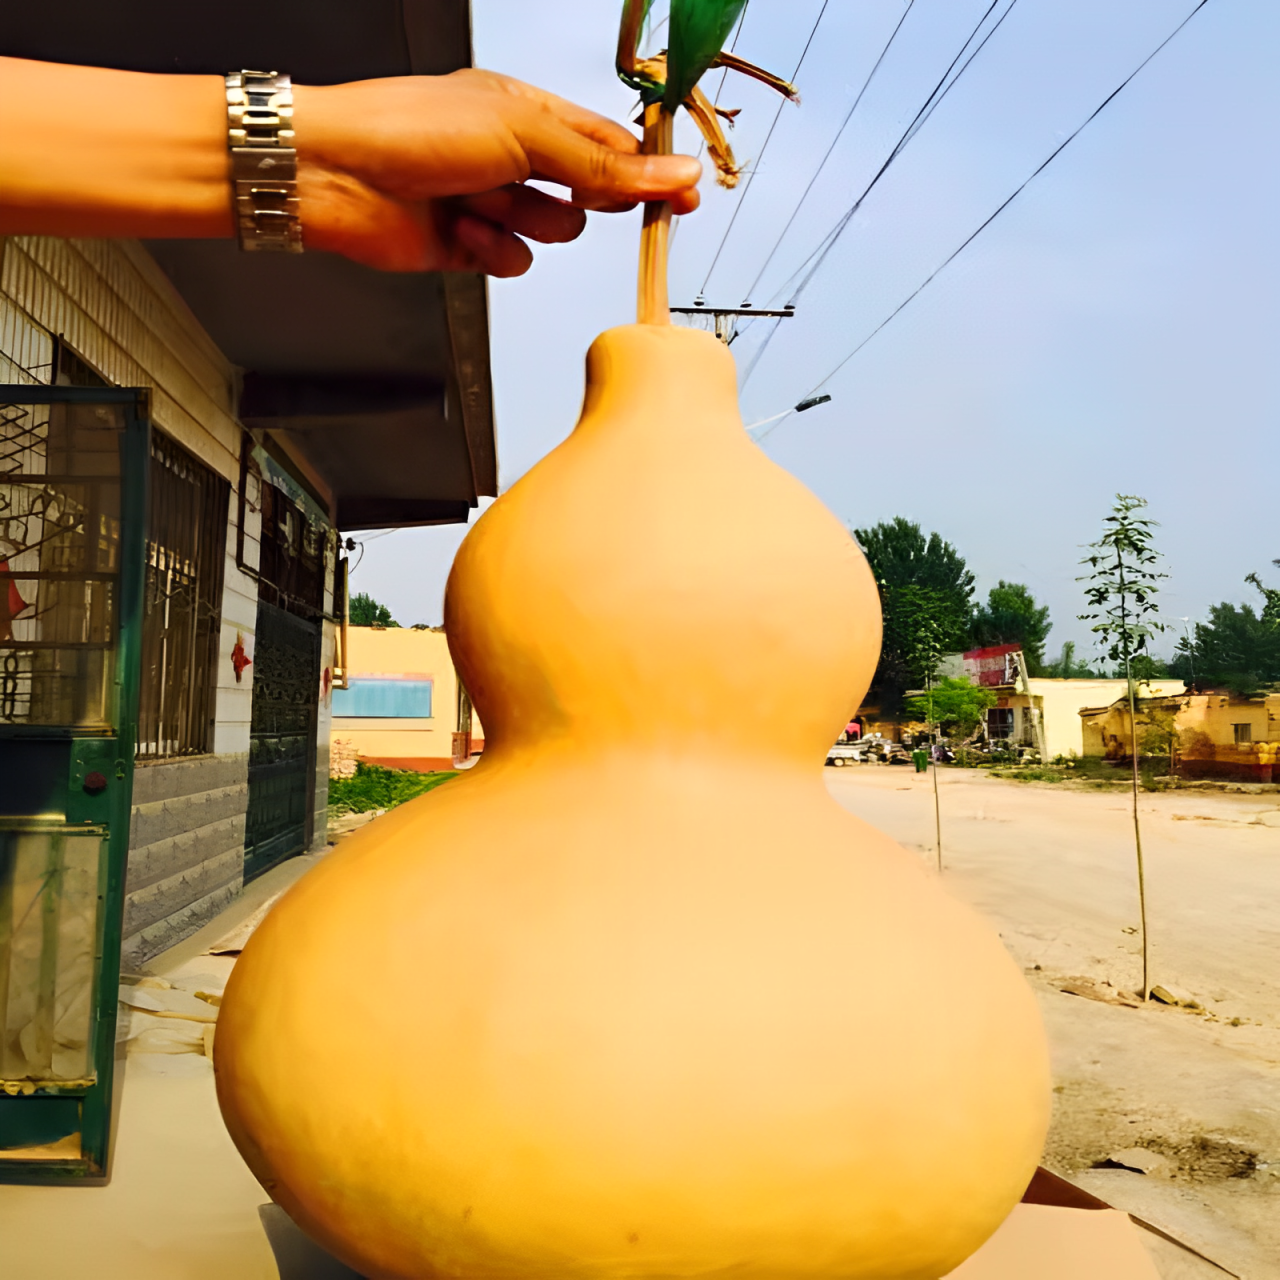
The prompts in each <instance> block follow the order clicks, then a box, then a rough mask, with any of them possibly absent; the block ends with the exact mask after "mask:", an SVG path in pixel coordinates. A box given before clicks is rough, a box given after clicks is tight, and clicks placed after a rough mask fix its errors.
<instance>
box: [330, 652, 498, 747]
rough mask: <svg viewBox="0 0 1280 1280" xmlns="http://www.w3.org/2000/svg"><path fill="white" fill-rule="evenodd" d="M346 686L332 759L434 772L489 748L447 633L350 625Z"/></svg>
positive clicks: (339, 692)
mask: <svg viewBox="0 0 1280 1280" xmlns="http://www.w3.org/2000/svg"><path fill="white" fill-rule="evenodd" d="M346 650H347V651H346V663H347V669H346V678H345V685H346V687H345V688H340V689H335V690H334V693H333V708H332V720H331V730H330V733H331V759H333V760H335V761H337V760H341V761H342V767H335V769H334V772H336V773H340V772H346V771H347V770H349V769H350V768H353V767H354V764H355V762H356V761H364V762H365V763H366V764H380V765H384V766H386V767H387V768H391V769H414V770H417V771H419V772H422V773H430V772H432V771H435V770H440V769H452V768H455V767H456V766H457V765H459V764H464V763H466V761H467V760H469V759H471V758H472V757H473V756H476V755H479V754H480V753H481V752H483V750H484V729H483V727H482V726H481V724H480V719H479V717H478V716H477V715H476V714H475V712H474V710H473V709H472V707H471V699H470V698H469V697H468V695H467V691H466V689H465V688H464V687H463V685H462V682H461V681H460V680H459V679H458V674H457V672H456V671H455V670H454V666H453V659H452V658H451V657H450V655H449V645H448V641H447V640H446V639H445V634H444V628H443V627H421V628H419V627H348V628H347V639H346Z"/></svg>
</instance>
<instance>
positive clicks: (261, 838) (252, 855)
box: [244, 600, 320, 882]
mask: <svg viewBox="0 0 1280 1280" xmlns="http://www.w3.org/2000/svg"><path fill="white" fill-rule="evenodd" d="M253 661H254V666H253V711H252V713H251V720H250V726H249V810H248V813H247V814H246V817H245V834H244V845H245V848H244V878H245V881H246V882H248V881H249V880H252V879H253V878H254V877H255V876H260V875H261V874H262V873H263V872H264V871H266V870H268V869H269V868H271V867H273V866H275V865H276V863H277V862H280V861H282V860H283V859H285V858H289V857H292V856H293V855H294V854H296V853H302V852H303V851H304V850H305V849H306V847H307V845H308V844H309V843H310V840H311V823H312V810H313V807H314V797H313V795H312V791H313V779H314V774H315V759H316V728H317V720H316V717H317V711H318V691H319V688H320V621H319V620H318V619H317V620H315V621H311V620H308V619H306V618H300V617H298V616H297V615H296V614H293V613H289V612H287V611H286V610H284V609H280V608H277V607H276V606H275V605H273V604H268V603H267V602H266V601H265V600H259V601H258V625H257V628H256V631H255V639H254V660H253Z"/></svg>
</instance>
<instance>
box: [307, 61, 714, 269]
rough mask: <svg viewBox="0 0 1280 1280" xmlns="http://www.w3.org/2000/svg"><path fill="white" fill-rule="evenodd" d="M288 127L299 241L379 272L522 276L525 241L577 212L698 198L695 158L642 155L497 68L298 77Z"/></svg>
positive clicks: (685, 207) (569, 224)
mask: <svg viewBox="0 0 1280 1280" xmlns="http://www.w3.org/2000/svg"><path fill="white" fill-rule="evenodd" d="M294 124H295V129H296V132H297V143H296V145H297V148H298V187H299V196H300V199H301V202H302V223H303V236H304V241H305V243H306V244H307V246H308V247H311V248H316V249H326V250H330V251H332V252H336V253H341V254H344V255H345V256H347V257H349V258H354V259H355V260H356V261H358V262H363V263H365V264H366V265H369V266H373V267H379V268H381V269H383V270H393V271H429V270H437V271H439V270H443V271H483V272H486V273H487V274H489V275H495V276H516V275H521V274H523V273H524V272H525V271H527V270H528V269H529V266H530V264H531V262H532V260H533V259H532V254H531V252H530V250H529V247H528V245H527V244H525V239H529V240H535V241H540V242H542V243H544V244H553V243H559V242H563V241H567V240H572V239H574V238H575V237H576V236H578V235H579V234H581V232H582V229H583V227H584V225H585V222H586V214H585V212H584V211H585V210H601V211H608V212H620V211H624V210H626V209H631V208H633V207H634V206H635V205H636V204H637V203H639V202H640V201H648V200H670V201H671V203H672V205H673V208H674V210H675V212H677V213H687V212H689V211H691V210H692V209H695V208H696V207H697V205H698V190H697V186H696V184H697V181H698V177H699V175H700V173H701V165H699V164H698V162H697V161H696V160H694V159H693V158H692V157H690V156H653V155H646V156H642V155H640V154H639V141H638V140H637V138H636V137H635V135H634V134H632V133H631V132H629V131H628V130H627V129H625V128H623V127H622V126H621V125H619V124H617V123H615V122H614V121H612V120H608V119H606V118H605V117H603V116H599V115H596V114H595V113H594V112H592V111H588V110H586V109H585V108H583V107H579V106H576V105H574V104H573V103H571V102H567V101H565V100H564V99H563V98H558V97H556V96H555V95H554V94H550V93H546V92H544V91H543V90H541V89H537V88H534V87H533V86H532V85H528V84H524V83H523V82H521V81H519V80H513V79H511V78H509V77H507V76H502V75H497V74H495V73H494V72H489V71H474V70H465V71H456V72H454V73H453V74H451V75H446V76H407V77H399V78H389V79H381V80H365V81H359V82H356V83H352V84H342V85H331V86H324V87H317V86H304V85H298V86H295V87H294ZM528 179H540V180H544V181H548V182H553V183H557V184H559V185H561V186H564V187H567V188H568V189H569V191H570V198H569V199H568V200H560V199H557V198H556V197H554V196H551V195H548V194H547V193H545V192H543V191H540V190H539V189H537V188H536V187H530V186H526V185H524V184H525V182H526V180H528ZM521 237H524V239H522V238H521Z"/></svg>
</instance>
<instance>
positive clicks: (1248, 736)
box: [1231, 724, 1253, 747]
mask: <svg viewBox="0 0 1280 1280" xmlns="http://www.w3.org/2000/svg"><path fill="white" fill-rule="evenodd" d="M1231 731H1232V733H1234V734H1235V738H1236V746H1237V747H1247V746H1249V744H1250V743H1252V742H1253V725H1252V724H1233V725H1232V726H1231Z"/></svg>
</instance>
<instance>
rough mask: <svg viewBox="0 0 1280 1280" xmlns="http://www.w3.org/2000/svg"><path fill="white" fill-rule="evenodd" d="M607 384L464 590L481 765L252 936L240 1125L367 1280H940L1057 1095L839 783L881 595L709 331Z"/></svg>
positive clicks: (984, 1228) (909, 875)
mask: <svg viewBox="0 0 1280 1280" xmlns="http://www.w3.org/2000/svg"><path fill="white" fill-rule="evenodd" d="M587 373H588V376H587V393H586V400H585V404H584V406H583V411H582V417H581V420H580V422H579V423H578V426H577V429H576V430H575V431H574V432H573V434H572V436H570V438H569V439H568V440H566V441H565V442H564V444H562V445H561V446H560V447H559V448H557V449H556V450H555V451H554V452H552V453H551V454H550V455H549V456H548V457H547V458H546V459H544V460H543V461H542V462H541V463H540V464H539V465H538V466H537V467H535V468H534V469H533V470H532V471H531V472H530V473H529V474H528V475H527V476H525V477H524V479H522V480H521V481H520V482H519V483H518V484H516V485H515V486H514V487H513V488H512V489H511V490H510V492H508V493H507V494H506V495H504V496H503V497H502V498H501V499H499V501H498V502H497V503H495V504H494V506H493V507H492V509H491V510H489V511H488V512H487V513H486V514H485V515H484V516H483V517H482V518H481V519H480V520H479V522H478V523H477V525H476V527H475V529H474V530H473V531H472V532H471V534H470V535H469V536H468V538H467V539H466V541H465V542H464V543H463V546H462V548H461V550H460V551H459V553H458V557H457V561H456V563H455V565H454V569H453V573H452V576H451V578H450V582H449V588H448V593H447V605H446V625H447V629H448V634H449V640H450V645H451V647H452V649H453V652H454V656H455V659H456V661H457V664H458V667H459V668H460V670H461V673H462V676H463V678H464V680H465V682H466V685H467V687H468V689H470V690H471V692H472V696H473V698H474V700H475V703H476V706H477V708H478V710H479V713H480V715H481V718H482V719H483V721H484V725H485V730H486V749H485V756H484V759H483V761H482V763H481V764H480V765H479V766H478V767H477V768H476V769H475V770H474V771H472V772H471V773H470V774H468V775H466V776H464V777H463V778H461V779H459V780H457V781H455V782H452V783H450V784H449V785H448V786H446V787H442V788H439V789H438V790H436V791H433V792H431V793H430V794H428V795H426V796H424V797H422V798H420V799H418V800H415V801H413V802H411V803H409V804H406V805H404V806H403V807H401V808H399V809H397V810H395V811H393V812H392V813H390V814H388V815H387V816H385V817H383V818H380V819H378V820H377V821H376V822H374V823H372V824H370V826H368V827H366V828H365V829H364V830H362V831H361V832H359V833H357V834H356V835H353V836H351V837H350V838H349V839H348V840H346V841H345V842H344V843H343V845H342V846H341V847H340V849H339V850H338V851H337V852H335V853H334V854H333V855H331V856H330V857H329V858H327V859H326V860H325V861H324V862H323V863H322V864H320V865H319V866H318V867H317V868H316V869H315V870H314V871H312V872H311V873H309V874H308V875H307V876H306V877H305V878H304V879H303V880H302V881H300V882H299V883H298V884H297V885H296V887H294V888H293V889H292V890H291V891H290V892H289V893H288V894H287V895H286V896H285V897H284V899H283V900H282V901H281V903H280V904H279V905H278V906H277V907H276V908H275V910H273V911H272V912H271V914H270V915H269V916H268V917H267V919H266V921H265V923H264V924H263V925H262V926H261V927H260V928H259V929H258V931H257V932H256V934H255V935H254V936H253V938H252V940H251V941H250V943H249V945H248V947H247V948H246V949H245V951H244V954H243V956H242V957H241V959H240V962H239V964H238V965H237V966H236V970H235V973H234V976H233V977H232V980H231V983H230V985H229V986H228V988H227V993H226V998H225V1002H224V1004H223V1008H222V1014H221V1019H220V1023H219V1030H218V1038H217V1047H216V1066H217V1073H218V1090H219V1097H220V1100H221V1104H222V1108H223V1112H224V1114H225V1116H226V1120H227V1124H228V1126H229V1128H230V1130H231V1133H232V1135H233V1136H234V1138H235V1140H236V1142H237V1144H238V1145H239V1147H240V1150H241V1151H242V1152H243V1154H244V1156H245V1158H246V1160H247V1161H248V1162H249V1165H250V1166H251V1167H252V1169H253V1171H254V1172H255V1173H256V1174H257V1176H258V1177H259V1178H260V1179H261V1180H262V1182H263V1184H264V1185H265V1186H266V1187H267V1189H268V1190H269V1191H270V1193H271V1195H272V1196H273V1197H274V1198H275V1199H276V1200H277V1201H278V1202H279V1203H280V1204H281V1205H283V1206H284V1208H285V1209H286V1210H288V1212H289V1213H290V1214H291V1215H293V1217H294V1218H295V1219H296V1220H297V1222H298V1223H299V1224H301V1225H302V1226H303V1227H304V1228H305V1229H306V1230H307V1231H308V1232H310V1233H311V1234H312V1235H313V1236H315V1237H316V1238H317V1239H318V1240H319V1241H321V1242H322V1243H323V1244H325V1245H326V1246H327V1247H329V1248H330V1249H331V1250H332V1251H333V1252H335V1253H336V1254H338V1255H339V1256H340V1257H342V1258H343V1259H344V1260H346V1261H347V1262H349V1263H350V1264H351V1265H352V1266H354V1267H355V1268H357V1269H358V1270H360V1271H361V1272H362V1274H364V1275H367V1276H370V1277H373V1278H375V1280H391V1278H392V1277H394V1278H396V1280H408V1278H410V1277H413V1278H415V1280H417V1278H419V1277H460V1278H461V1277H466V1278H467V1280H482V1278H483V1280H499V1278H507V1277H510V1278H511V1280H517V1278H524V1277H537V1278H539V1280H574V1278H578V1277H580V1278H581V1280H595V1278H597V1277H599V1278H601V1280H605V1278H609V1277H692V1276H704V1275H713V1274H714V1275H720V1274H724V1275H732V1276H733V1277H735V1280H804V1278H805V1277H848V1278H850V1280H853V1278H864V1277H865V1278H867V1280H870V1278H872V1277H875V1278H876V1280H882V1278H887V1277H901V1278H903V1280H936V1278H937V1277H939V1276H942V1275H944V1274H945V1273H946V1272H947V1271H949V1270H951V1269H952V1268H953V1267H954V1266H956V1265H957V1264H958V1263H959V1262H960V1261H961V1260H962V1259H963V1258H964V1257H966V1256H967V1255H968V1254H969V1253H971V1252H972V1251H973V1250H974V1249H976V1248H977V1247H978V1245H979V1244H980V1243H981V1242H982V1241H983V1240H984V1239H985V1238H986V1237H987V1236H988V1235H989V1234H990V1233H991V1232H992V1231H993V1230H994V1229H995V1227H996V1226H997V1225H998V1224H999V1222H1000V1221H1001V1220H1002V1219H1003V1218H1004V1216H1005V1215H1006V1214H1007V1213H1008V1212H1009V1210H1010V1209H1011V1208H1012V1206H1013V1205H1014V1203H1015V1202H1016V1201H1017V1200H1018V1198H1019V1196H1020V1194H1021V1192H1022V1190H1023V1188H1024V1187H1025V1186H1026V1184H1027V1182H1028V1180H1029V1179H1030V1177H1031V1174H1032V1172H1033V1170H1034V1168H1035V1165H1036V1162H1037V1158H1038V1156H1039V1152H1040V1148H1041V1143H1042V1140H1043V1137H1044V1133H1045V1127H1046V1123H1047V1112H1048V1101H1047V1099H1048V1085H1047V1065H1046V1054H1045V1047H1044V1043H1043V1036H1042V1032H1041V1028H1040V1024H1039V1020H1038V1016H1037V1013H1036V1010H1035V1007H1034V1004H1033V999H1032V996H1031V994H1030V991H1029V989H1028V988H1027V986H1026V985H1025V983H1024V982H1023V979H1022V977H1021V975H1020V974H1019V972H1018V971H1017V969H1016V967H1015V966H1014V964H1013V963H1012V961H1011V960H1010V959H1009V957H1008V956H1007V954H1006V953H1005V951H1004V949H1003V948H1002V946H1001V944H1000V942H999V940H998V939H997V937H996V936H995V934H994V933H993V932H992V930H991V929H990V928H989V927H988V926H987V925H986V924H984V923H982V922H981V921H980V920H979V919H978V918H977V917H976V916H975V915H973V914H972V913H971V912H970V911H969V910H968V909H966V908H964V907H962V906H961V905H960V904H958V903H957V902H956V901H954V900H953V899H952V898H951V897H949V896H948V895H947V894H946V893H945V892H944V891H943V890H942V889H941V888H940V887H939V885H938V883H937V881H936V879H935V878H934V877H933V876H932V875H931V874H930V873H928V872H926V871H925V870H924V869H923V867H922V866H921V864H920V862H919V860H918V859H917V858H916V857H915V856H914V855H909V854H907V853H905V852H904V851H903V850H902V849H901V848H899V847H898V846H896V845H895V844H893V843H892V842H891V841H890V840H888V839H887V838H886V837H885V836H883V835H881V834H880V833H878V832H877V831H875V830H873V829H872V828H870V827H868V826H867V825H866V824H865V823H863V822H861V821H859V820H858V819H856V818H854V817H852V816H851V815H850V814H848V813H846V812H845V811H844V810H842V809H841V808H840V807H839V806H837V805H836V804H835V802H834V801H832V800H831V799H830V798H829V796H828V795H827V793H826V790H825V788H824V786H823V774H822V763H823V760H824V757H825V752H826V750H827V747H828V746H829V744H830V743H831V742H832V741H833V740H834V739H835V737H836V736H837V734H838V732H839V730H840V729H841V728H842V727H843V725H844V723H845V719H846V717H847V716H848V715H849V714H850V713H851V711H852V710H853V709H854V708H855V707H856V706H857V705H858V701H859V698H860V697H861V695H862V693H863V691H864V690H865V688H866V685H867V683H868V680H869V678H870V676H871V673H872V670H873V667H874V664H875V661H876V653H877V649H878V645H879V636H880V622H879V604H878V598H877V593H876V587H875V584H874V583H873V581H872V578H871V574H870V572H869V571H868V569H867V566H866V563H865V561H864V560H863V558H862V556H861V554H860V552H859V551H858V548H857V546H856V545H855V544H854V542H853V540H852V539H851V538H850V536H849V534H848V533H847V532H846V530H845V529H844V528H842V527H841V525H840V524H839V523H838V522H837V520H836V519H835V518H834V517H833V516H832V515H831V514H830V513H829V512H828V511H827V510H826V509H825V508H824V507H823V506H822V505H821V503H819V502H818V500H817V499H816V498H815V497H813V495H812V494H810V493H809V492H808V491H807V490H806V489H805V488H804V487H803V486H802V485H800V484H799V483H798V482H797V481H796V480H795V479H793V478H792V477H791V476H789V475H787V474H786V473H785V472H783V471H781V470H780V469H779V468H778V467H776V466H775V465H774V464H773V463H771V462H770V461H769V460H768V459H767V458H766V457H765V456H764V454H763V453H761V451H760V450H759V449H757V448H756V446H755V445H753V444H752V443H751V442H750V440H749V439H748V437H747V436H746V434H745V433H744V431H743V427H742V422H741V419H740V418H739V415H738V411H737V404H736V394H735V381H734V367H733V361H732V358H731V357H730V355H729V353H728V351H727V350H726V349H725V348H724V347H723V346H722V345H721V344H720V343H718V342H717V341H716V340H715V339H714V338H712V337H710V336H709V335H707V334H703V333H699V332H693V331H689V330H682V329H673V328H669V327H661V326H655V325H636V326H629V327H626V328H620V329H614V330H611V331H610V332H608V333H605V334H604V335H603V336H602V337H600V338H599V339H598V340H597V341H596V342H595V344H594V345H593V347H592V348H591V352H590V354H589V356H588V362H587Z"/></svg>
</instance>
